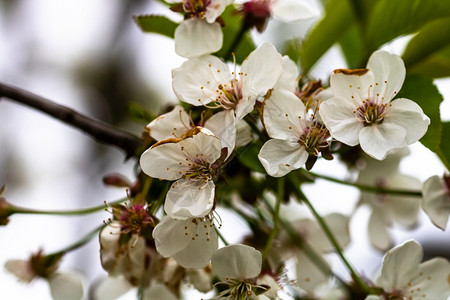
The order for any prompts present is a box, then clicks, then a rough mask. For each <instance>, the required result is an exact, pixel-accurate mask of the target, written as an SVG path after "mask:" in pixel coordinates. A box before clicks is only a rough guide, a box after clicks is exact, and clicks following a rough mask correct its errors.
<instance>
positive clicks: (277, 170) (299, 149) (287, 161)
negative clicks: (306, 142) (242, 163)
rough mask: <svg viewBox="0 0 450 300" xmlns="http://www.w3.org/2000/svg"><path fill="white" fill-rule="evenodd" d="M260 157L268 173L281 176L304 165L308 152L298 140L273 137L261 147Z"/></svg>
mask: <svg viewBox="0 0 450 300" xmlns="http://www.w3.org/2000/svg"><path fill="white" fill-rule="evenodd" d="M258 158H259V161H260V162H261V164H262V165H263V167H264V169H265V170H266V172H267V174H269V175H270V176H274V177H281V176H284V175H286V174H287V173H289V172H290V171H292V170H296V169H298V168H300V167H301V166H303V165H304V164H305V162H306V160H307V159H308V152H306V149H305V147H304V146H302V145H300V144H299V143H297V142H290V141H284V140H277V139H271V140H268V141H267V142H266V143H265V144H264V145H263V146H262V147H261V150H260V151H259V154H258Z"/></svg>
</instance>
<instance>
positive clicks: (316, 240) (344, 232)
mask: <svg viewBox="0 0 450 300" xmlns="http://www.w3.org/2000/svg"><path fill="white" fill-rule="evenodd" d="M324 221H325V223H326V224H327V225H328V227H329V228H330V230H331V232H332V233H333V235H334V237H335V238H336V240H337V242H338V243H339V245H340V246H341V248H345V247H346V246H347V245H348V244H349V243H350V232H349V227H348V226H349V225H348V224H349V221H350V220H349V218H348V217H347V216H344V215H342V214H339V213H331V214H329V215H326V216H325V217H324ZM309 235H310V237H308V241H309V242H310V243H311V245H313V247H314V248H315V249H317V250H318V251H320V252H330V251H334V250H335V248H334V246H333V245H332V244H331V243H330V241H329V239H328V237H327V236H326V235H325V234H324V232H323V230H322V228H321V227H320V226H319V224H318V223H317V222H314V226H313V227H312V228H311V232H310V234H309Z"/></svg>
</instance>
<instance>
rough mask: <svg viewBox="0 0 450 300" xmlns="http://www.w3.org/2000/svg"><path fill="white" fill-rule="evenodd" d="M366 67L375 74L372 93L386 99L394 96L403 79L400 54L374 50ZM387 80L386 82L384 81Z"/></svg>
mask: <svg viewBox="0 0 450 300" xmlns="http://www.w3.org/2000/svg"><path fill="white" fill-rule="evenodd" d="M367 68H368V69H369V70H371V71H372V72H373V74H374V75H375V83H378V85H376V84H375V85H374V95H376V94H380V97H384V98H385V100H386V101H389V100H390V99H392V98H394V96H395V94H396V93H398V91H399V90H400V88H401V87H402V85H403V81H404V80H405V74H406V69H405V65H404V63H403V61H402V59H401V58H400V56H398V55H395V54H390V53H388V52H386V51H382V50H379V51H376V52H374V53H373V54H372V55H371V56H370V58H369V62H368V63H367ZM386 82H387V83H386Z"/></svg>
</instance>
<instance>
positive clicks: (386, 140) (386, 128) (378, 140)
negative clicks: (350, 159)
mask: <svg viewBox="0 0 450 300" xmlns="http://www.w3.org/2000/svg"><path fill="white" fill-rule="evenodd" d="M327 102H328V101H327ZM327 102H325V103H327ZM405 135H406V130H405V129H404V128H402V127H400V126H398V125H396V124H393V123H388V122H386V121H385V122H383V123H382V124H376V125H372V126H367V127H364V128H362V129H361V131H360V133H359V142H360V144H361V148H362V149H363V151H364V152H366V153H367V154H368V155H370V156H372V157H373V158H375V159H379V160H382V159H384V158H385V157H386V155H387V154H388V153H389V152H390V151H392V150H394V149H399V148H403V147H406V146H407V145H406V142H405Z"/></svg>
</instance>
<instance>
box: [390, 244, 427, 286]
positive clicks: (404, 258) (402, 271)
mask: <svg viewBox="0 0 450 300" xmlns="http://www.w3.org/2000/svg"><path fill="white" fill-rule="evenodd" d="M422 256H423V251H422V246H420V244H418V243H417V242H416V241H412V240H411V241H407V242H405V243H403V244H401V245H399V246H397V247H395V248H393V249H391V250H389V251H388V252H386V255H385V257H384V259H383V267H382V270H381V284H382V287H383V288H384V289H385V291H388V292H393V291H395V290H400V289H401V288H403V287H405V286H407V284H408V282H410V281H411V279H412V278H413V277H414V276H415V275H416V274H418V273H419V272H418V269H419V263H420V261H421V260H422Z"/></svg>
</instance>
